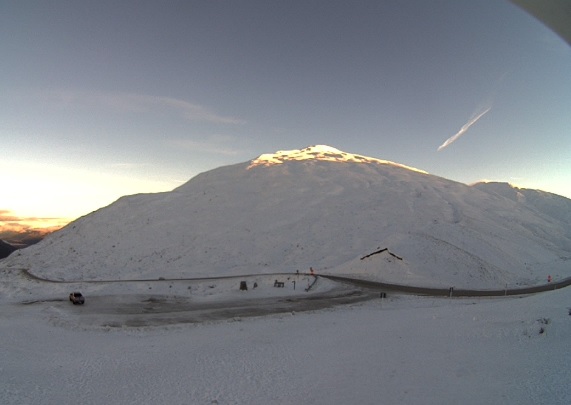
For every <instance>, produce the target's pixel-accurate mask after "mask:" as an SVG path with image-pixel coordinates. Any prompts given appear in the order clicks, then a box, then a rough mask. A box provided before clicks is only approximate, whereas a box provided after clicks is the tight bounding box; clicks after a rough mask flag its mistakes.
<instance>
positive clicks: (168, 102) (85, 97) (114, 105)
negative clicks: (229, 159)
mask: <svg viewBox="0 0 571 405" xmlns="http://www.w3.org/2000/svg"><path fill="white" fill-rule="evenodd" d="M34 96H35V98H36V99H39V100H42V101H45V102H48V103H50V104H51V105H54V103H55V105H59V106H60V107H68V106H71V105H77V104H79V105H84V106H88V107H101V106H103V107H106V108H110V109H112V110H114V111H119V112H127V113H152V112H155V111H157V110H158V109H163V110H164V109H166V110H167V111H169V110H170V111H173V112H175V113H177V114H179V115H180V116H181V117H182V118H184V119H186V120H189V121H203V122H210V123H214V124H224V125H243V124H246V121H245V120H243V119H240V118H236V117H230V116H224V115H220V114H217V113H215V112H213V111H211V110H209V109H208V108H206V107H203V106H201V105H199V104H193V103H190V102H188V101H186V100H180V99H176V98H172V97H163V96H150V95H145V94H135V93H114V92H87V91H76V90H61V89H60V90H48V91H41V92H38V93H37V94H35V95H34Z"/></svg>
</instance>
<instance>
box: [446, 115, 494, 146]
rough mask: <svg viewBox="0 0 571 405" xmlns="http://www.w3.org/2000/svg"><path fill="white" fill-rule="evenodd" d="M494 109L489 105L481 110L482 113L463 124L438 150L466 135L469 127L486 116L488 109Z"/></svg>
mask: <svg viewBox="0 0 571 405" xmlns="http://www.w3.org/2000/svg"><path fill="white" fill-rule="evenodd" d="M491 109H492V107H488V108H486V109H485V110H484V111H483V112H481V113H480V114H478V115H476V116H475V117H474V118H472V119H470V120H469V121H468V122H467V123H466V124H464V125H463V126H462V128H460V130H459V131H458V132H457V133H456V134H455V135H454V136H451V137H450V138H448V139H447V140H446V141H445V142H444V143H443V144H442V145H440V146H439V147H438V149H437V151H438V152H440V151H441V150H442V149H444V148H446V147H447V146H449V145H450V144H451V143H453V142H455V141H456V140H457V139H458V138H460V137H461V136H462V135H464V134H465V133H466V131H468V129H469V128H470V127H471V126H472V125H474V124H475V123H476V122H478V120H479V119H480V118H482V117H483V116H484V114H486V113H487V112H488V111H490V110H491Z"/></svg>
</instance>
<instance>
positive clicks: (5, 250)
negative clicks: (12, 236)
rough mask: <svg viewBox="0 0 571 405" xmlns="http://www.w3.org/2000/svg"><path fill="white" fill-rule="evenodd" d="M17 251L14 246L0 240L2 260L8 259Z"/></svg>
mask: <svg viewBox="0 0 571 405" xmlns="http://www.w3.org/2000/svg"><path fill="white" fill-rule="evenodd" d="M15 250H16V248H15V247H14V246H12V245H10V244H9V243H6V242H4V241H2V240H0V259H3V258H5V257H8V256H9V255H10V253H12V252H13V251H15Z"/></svg>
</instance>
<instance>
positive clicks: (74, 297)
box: [69, 292, 85, 305]
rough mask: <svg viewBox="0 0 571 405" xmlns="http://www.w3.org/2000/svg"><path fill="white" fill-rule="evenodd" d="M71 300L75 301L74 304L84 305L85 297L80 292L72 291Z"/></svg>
mask: <svg viewBox="0 0 571 405" xmlns="http://www.w3.org/2000/svg"><path fill="white" fill-rule="evenodd" d="M69 300H70V301H71V302H73V305H83V304H84V303H85V298H84V297H83V295H81V293H80V292H72V293H71V294H69Z"/></svg>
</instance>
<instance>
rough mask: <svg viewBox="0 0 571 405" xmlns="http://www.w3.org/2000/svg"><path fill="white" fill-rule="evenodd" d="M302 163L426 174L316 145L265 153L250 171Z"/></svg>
mask: <svg viewBox="0 0 571 405" xmlns="http://www.w3.org/2000/svg"><path fill="white" fill-rule="evenodd" d="M295 160H297V161H301V160H321V161H329V162H341V163H374V164H385V165H392V166H398V167H402V168H404V169H408V170H413V171H415V172H419V173H426V172H425V171H423V170H419V169H416V168H414V167H409V166H405V165H401V164H399V163H394V162H390V161H388V160H381V159H376V158H371V157H367V156H362V155H356V154H353V153H347V152H343V151H340V150H339V149H336V148H333V147H331V146H327V145H314V146H308V147H307V148H304V149H294V150H279V151H277V152H275V153H265V154H263V155H260V156H259V157H257V158H256V159H253V160H252V161H251V162H250V166H248V169H251V168H253V167H256V166H274V165H280V164H282V163H284V162H287V161H295Z"/></svg>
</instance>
